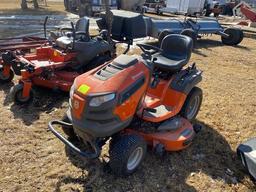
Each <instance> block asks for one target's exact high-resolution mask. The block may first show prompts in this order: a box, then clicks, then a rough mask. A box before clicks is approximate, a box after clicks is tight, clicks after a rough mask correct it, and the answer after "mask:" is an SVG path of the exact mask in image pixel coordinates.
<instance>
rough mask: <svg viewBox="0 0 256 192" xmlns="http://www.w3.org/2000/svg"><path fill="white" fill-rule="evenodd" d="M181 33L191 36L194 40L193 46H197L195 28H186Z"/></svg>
mask: <svg viewBox="0 0 256 192" xmlns="http://www.w3.org/2000/svg"><path fill="white" fill-rule="evenodd" d="M180 34H181V35H185V36H187V37H190V38H191V39H192V40H193V47H196V42H197V34H196V32H195V31H194V30H192V29H184V30H183V31H181V33H180Z"/></svg>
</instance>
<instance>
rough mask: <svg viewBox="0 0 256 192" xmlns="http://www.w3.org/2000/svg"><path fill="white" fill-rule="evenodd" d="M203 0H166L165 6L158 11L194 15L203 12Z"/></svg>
mask: <svg viewBox="0 0 256 192" xmlns="http://www.w3.org/2000/svg"><path fill="white" fill-rule="evenodd" d="M204 7H205V0H166V7H163V8H161V9H160V13H174V14H186V15H196V14H197V13H200V14H201V13H203V11H204Z"/></svg>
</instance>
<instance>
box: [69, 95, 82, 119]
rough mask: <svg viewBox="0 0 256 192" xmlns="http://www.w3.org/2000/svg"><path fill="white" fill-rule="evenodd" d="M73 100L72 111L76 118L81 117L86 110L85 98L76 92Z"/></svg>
mask: <svg viewBox="0 0 256 192" xmlns="http://www.w3.org/2000/svg"><path fill="white" fill-rule="evenodd" d="M72 102H73V103H72V106H73V108H72V113H73V114H74V116H75V118H77V119H80V118H81V116H82V113H83V110H84V106H85V99H84V98H82V97H80V96H79V95H76V94H74V98H73V99H72Z"/></svg>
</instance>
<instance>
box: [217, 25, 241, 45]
mask: <svg viewBox="0 0 256 192" xmlns="http://www.w3.org/2000/svg"><path fill="white" fill-rule="evenodd" d="M224 33H226V34H228V35H229V37H227V38H226V37H223V36H221V40H222V43H223V44H225V45H231V46H233V45H238V44H239V43H241V42H242V40H243V38H244V33H243V31H242V30H241V29H237V28H227V29H225V30H224Z"/></svg>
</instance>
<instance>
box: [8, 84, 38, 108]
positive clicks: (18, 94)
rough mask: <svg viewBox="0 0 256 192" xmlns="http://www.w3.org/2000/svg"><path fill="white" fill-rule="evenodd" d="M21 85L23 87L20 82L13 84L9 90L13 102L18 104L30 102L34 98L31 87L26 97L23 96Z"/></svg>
mask: <svg viewBox="0 0 256 192" xmlns="http://www.w3.org/2000/svg"><path fill="white" fill-rule="evenodd" d="M23 87H24V86H23V84H21V83H20V84H17V85H14V86H13V87H12V88H11V90H10V94H11V96H12V99H13V101H14V103H16V104H18V105H21V104H26V103H30V102H31V101H32V100H33V98H34V92H33V90H32V89H31V90H30V93H29V96H28V97H23V96H22V93H23Z"/></svg>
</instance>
